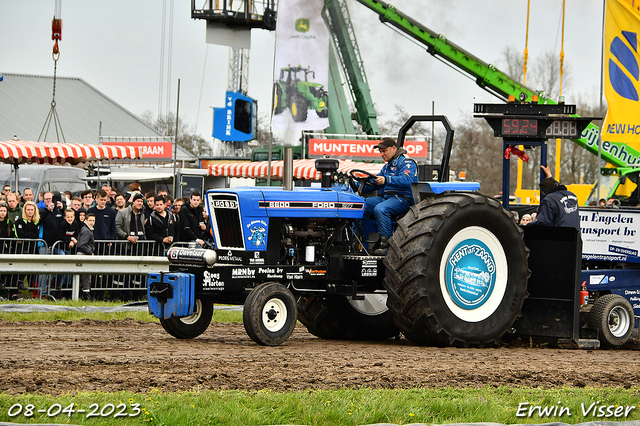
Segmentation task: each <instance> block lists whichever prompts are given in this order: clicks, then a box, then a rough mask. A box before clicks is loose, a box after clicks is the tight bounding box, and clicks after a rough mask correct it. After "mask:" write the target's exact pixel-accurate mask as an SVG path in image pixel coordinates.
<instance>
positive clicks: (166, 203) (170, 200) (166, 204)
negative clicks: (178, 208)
mask: <svg viewBox="0 0 640 426" xmlns="http://www.w3.org/2000/svg"><path fill="white" fill-rule="evenodd" d="M172 205H173V197H172V196H171V195H165V196H164V208H165V209H167V210H171V206H172Z"/></svg>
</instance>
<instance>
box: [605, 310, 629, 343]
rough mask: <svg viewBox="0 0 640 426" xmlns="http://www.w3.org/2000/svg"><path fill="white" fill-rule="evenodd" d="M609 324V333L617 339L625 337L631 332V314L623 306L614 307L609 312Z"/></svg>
mask: <svg viewBox="0 0 640 426" xmlns="http://www.w3.org/2000/svg"><path fill="white" fill-rule="evenodd" d="M607 320H608V321H607V322H608V324H609V331H610V332H611V334H613V335H614V336H615V337H623V336H624V335H625V334H627V331H628V330H629V325H630V321H631V319H630V318H629V313H628V312H627V310H626V309H624V308H623V307H622V306H616V307H614V308H613V309H612V310H611V312H609V318H608V319H607Z"/></svg>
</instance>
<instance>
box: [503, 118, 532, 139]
mask: <svg viewBox="0 0 640 426" xmlns="http://www.w3.org/2000/svg"><path fill="white" fill-rule="evenodd" d="M502 135H503V136H538V120H532V119H527V118H503V119H502Z"/></svg>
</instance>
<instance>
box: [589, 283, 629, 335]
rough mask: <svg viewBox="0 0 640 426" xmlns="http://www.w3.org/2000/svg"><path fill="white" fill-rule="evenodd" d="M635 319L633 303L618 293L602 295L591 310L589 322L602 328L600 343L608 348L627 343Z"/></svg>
mask: <svg viewBox="0 0 640 426" xmlns="http://www.w3.org/2000/svg"><path fill="white" fill-rule="evenodd" d="M634 321H635V318H634V316H633V307H632V306H631V303H629V301H628V300H627V299H625V298H624V297H622V296H620V295H617V294H605V295H604V296H602V297H600V298H599V299H598V300H596V303H594V304H593V307H592V308H591V312H589V324H590V325H591V326H592V327H595V328H597V329H598V330H600V344H601V345H602V346H604V347H608V348H612V347H616V346H622V345H624V344H625V343H627V341H628V340H629V338H630V337H631V332H632V331H633V322H634Z"/></svg>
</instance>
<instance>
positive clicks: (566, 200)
mask: <svg viewBox="0 0 640 426" xmlns="http://www.w3.org/2000/svg"><path fill="white" fill-rule="evenodd" d="M541 167H542V170H544V173H545V175H546V176H547V177H546V178H545V179H544V180H543V181H542V182H540V192H541V193H542V194H543V198H542V200H541V201H540V207H539V208H538V215H537V216H536V218H535V219H534V220H533V221H532V222H531V223H529V225H543V226H562V227H570V228H576V229H577V230H578V231H580V213H579V211H578V197H576V195H575V194H574V193H573V192H571V191H568V190H567V187H566V186H564V185H560V184H559V183H558V181H556V180H555V179H554V178H552V177H551V171H550V170H549V167H548V166H541Z"/></svg>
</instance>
